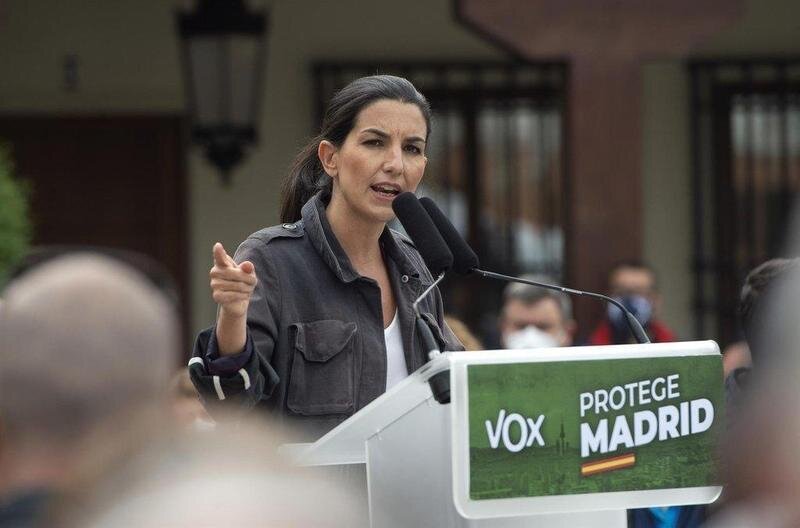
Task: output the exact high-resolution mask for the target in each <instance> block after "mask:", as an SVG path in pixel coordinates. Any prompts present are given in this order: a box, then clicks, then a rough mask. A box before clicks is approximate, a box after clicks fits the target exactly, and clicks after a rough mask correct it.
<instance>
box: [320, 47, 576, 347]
mask: <svg viewBox="0 0 800 528" xmlns="http://www.w3.org/2000/svg"><path fill="white" fill-rule="evenodd" d="M376 73H384V74H394V75H400V76H403V77H406V78H408V79H409V80H410V81H411V82H413V83H414V85H415V86H416V87H417V88H418V89H419V90H420V91H421V92H422V93H423V94H425V96H426V97H427V98H428V100H429V101H430V103H431V106H432V108H433V128H432V132H431V135H430V138H429V142H428V146H427V149H426V154H427V156H428V160H429V161H428V166H427V168H426V171H425V179H424V180H423V184H422V185H421V187H420V190H419V192H418V194H419V195H428V196H431V197H432V198H433V199H434V200H435V201H436V202H437V204H438V205H439V207H441V208H442V209H443V210H444V212H445V214H447V215H448V217H449V218H450V219H451V220H452V221H453V223H454V224H455V226H456V227H457V229H458V230H459V231H460V232H461V234H462V235H463V236H464V237H465V238H466V239H467V241H468V242H469V243H470V245H471V246H472V247H473V248H474V249H475V251H476V253H477V254H478V256H479V258H480V259H481V264H482V266H483V267H484V268H486V269H491V270H495V271H499V272H504V273H510V274H522V273H546V274H548V275H550V276H552V277H553V278H554V279H555V280H559V279H560V278H561V274H562V270H563V256H564V239H565V235H564V224H565V205H564V202H565V190H564V186H565V185H566V176H565V174H566V171H565V165H566V164H565V162H564V160H565V148H564V136H565V130H564V128H565V127H564V119H565V115H564V110H565V108H564V106H565V91H566V66H565V65H564V64H563V63H477V64H476V63H466V64H457V63H442V64H431V63H410V64H408V63H385V62H384V63H381V64H374V63H318V64H316V65H315V66H314V80H315V87H316V109H317V116H316V118H317V121H316V122H317V123H319V122H320V121H321V118H322V112H323V111H324V107H325V104H326V103H327V101H328V100H329V99H330V97H331V95H332V94H333V93H334V91H336V90H338V89H340V88H342V87H343V86H344V85H345V84H347V83H348V82H350V81H351V80H353V79H355V78H358V77H361V76H365V75H373V74H376ZM393 227H398V226H393ZM503 287H504V284H502V283H492V282H488V281H487V280H485V279H477V278H474V277H450V278H448V279H446V281H445V282H444V283H443V285H442V291H443V295H444V298H445V309H446V311H447V312H449V313H451V314H453V315H455V316H456V317H459V318H461V319H462V320H464V321H465V322H466V323H467V324H468V326H470V328H472V329H473V330H476V331H477V332H478V333H480V334H482V337H483V338H484V340H485V343H484V344H485V345H486V346H497V345H499V343H498V342H497V336H496V334H495V333H494V329H495V328H496V317H497V314H498V310H499V309H500V301H501V292H502V289H503Z"/></svg>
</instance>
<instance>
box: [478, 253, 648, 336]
mask: <svg viewBox="0 0 800 528" xmlns="http://www.w3.org/2000/svg"><path fill="white" fill-rule="evenodd" d="M472 271H474V272H475V273H477V274H478V275H481V276H482V277H487V278H490V279H500V280H503V281H506V282H521V283H523V284H530V285H531V286H538V287H540V288H547V289H549V290H556V291H560V292H562V293H568V294H571V295H583V296H586V297H593V298H595V299H602V300H604V301H606V302H610V303H611V304H613V305H614V306H616V307H617V308H619V309H620V310H622V313H624V314H625V320H626V321H627V323H628V328H630V330H631V332H632V333H633V337H634V338H635V339H636V342H637V343H640V344H643V343H649V342H650V338H649V337H647V333H646V332H645V331H644V328H642V325H641V324H639V321H637V320H636V318H635V317H634V316H633V314H632V313H630V312H629V311H628V309H627V308H625V307H624V306H623V305H622V303H620V302H619V301H617V300H615V299H612V298H611V297H607V296H605V295H601V294H599V293H593V292H587V291H581V290H573V289H572V288H565V287H564V286H555V285H553V284H545V283H543V282H536V281H532V280H527V279H520V278H517V277H511V276H509V275H503V274H501V273H494V272H492V271H486V270H482V269H478V268H474V269H473V270H472Z"/></svg>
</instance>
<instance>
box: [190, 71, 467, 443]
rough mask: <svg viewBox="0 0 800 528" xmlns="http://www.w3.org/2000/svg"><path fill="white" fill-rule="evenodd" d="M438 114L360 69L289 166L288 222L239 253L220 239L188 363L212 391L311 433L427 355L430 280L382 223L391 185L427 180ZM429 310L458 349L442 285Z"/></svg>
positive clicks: (209, 395) (201, 386)
mask: <svg viewBox="0 0 800 528" xmlns="http://www.w3.org/2000/svg"><path fill="white" fill-rule="evenodd" d="M430 121H431V110H430V106H429V104H428V102H427V101H426V99H425V98H424V97H423V96H422V94H420V93H419V92H418V91H417V90H416V88H414V86H413V85H412V84H411V83H410V82H409V81H407V80H406V79H402V78H399V77H393V76H388V75H379V76H373V77H364V78H361V79H357V80H355V81H353V82H352V83H350V84H349V85H347V86H346V87H345V88H343V89H342V90H341V91H339V92H337V93H336V94H335V95H334V96H333V98H332V100H331V101H330V103H329V105H328V108H327V110H326V112H325V117H324V119H323V122H322V126H321V132H320V134H319V135H318V136H317V137H316V138H314V139H313V140H312V141H311V142H310V143H309V144H308V145H307V146H306V147H305V148H304V149H303V150H302V151H301V152H300V153H299V155H298V157H297V159H296V160H295V162H294V164H293V166H292V168H291V169H290V171H289V175H288V178H287V179H286V182H285V184H284V188H283V196H282V205H281V221H282V222H283V223H282V224H281V225H277V226H273V227H267V228H265V229H262V230H260V231H257V232H255V233H253V234H252V235H250V236H249V237H248V238H247V239H246V240H245V241H244V242H242V244H241V245H240V246H239V248H238V249H237V250H236V253H235V255H234V256H233V257H231V256H230V255H229V254H228V253H227V252H226V250H225V249H224V248H223V246H222V245H221V244H219V243H217V244H215V245H214V248H213V258H214V264H213V267H212V268H211V272H210V277H211V291H212V295H213V298H214V300H215V301H216V302H217V304H218V306H219V309H218V312H217V314H218V315H217V321H216V325H215V326H214V327H212V328H209V329H207V330H205V331H203V332H201V333H200V335H199V336H198V338H197V340H196V343H195V348H194V357H193V358H192V360H191V361H190V371H191V373H192V379H193V381H194V383H195V385H196V386H197V388H198V390H199V391H200V393H201V394H202V396H203V398H204V400H205V401H206V402H207V403H211V402H215V401H221V403H222V404H227V405H228V406H231V405H232V406H234V407H238V408H240V409H241V408H245V409H247V408H252V407H262V408H264V409H265V410H269V411H271V412H272V414H273V415H275V416H276V417H277V418H278V419H279V420H281V421H283V422H285V423H286V424H287V425H289V426H293V427H295V428H296V429H299V432H300V434H301V435H302V436H303V437H305V439H308V440H313V439H316V438H318V437H320V436H322V435H323V434H324V433H326V432H327V431H329V430H330V429H332V428H333V427H335V426H336V425H337V424H339V423H341V422H342V421H343V420H345V419H346V418H347V417H348V416H350V415H352V414H353V413H355V412H356V411H358V410H359V409H361V408H363V407H364V406H365V405H367V404H368V403H369V402H371V401H372V400H374V399H375V398H376V397H378V396H380V395H381V394H382V393H383V392H384V391H386V390H387V389H388V388H390V387H391V386H392V385H394V384H395V383H397V382H398V381H400V380H401V379H403V378H404V377H405V376H407V375H408V373H410V372H413V371H414V370H416V369H417V368H419V367H420V366H421V365H422V364H423V363H425V362H426V361H427V358H426V357H425V352H424V351H423V349H422V346H421V343H420V342H419V340H418V338H417V336H416V332H415V328H414V313H413V308H412V305H411V304H412V302H413V301H414V300H415V299H416V298H417V297H418V296H419V295H420V294H421V293H422V292H423V291H424V290H425V289H426V288H427V287H428V286H429V285H430V284H431V283H432V282H433V279H432V278H431V275H430V272H429V271H428V270H427V269H426V267H425V265H424V263H423V260H422V258H421V257H420V255H419V253H418V252H417V251H416V249H415V248H414V247H413V246H412V244H411V243H410V241H408V239H406V238H405V237H403V236H401V235H400V234H398V233H396V232H394V231H392V230H390V229H389V228H388V227H387V225H386V223H387V222H388V221H390V220H391V219H392V218H393V216H394V214H393V211H392V200H393V199H394V197H395V196H396V195H398V194H399V193H401V192H404V191H412V192H413V191H415V190H416V188H417V185H418V184H419V182H420V180H421V179H422V176H423V173H424V172H425V164H426V161H427V158H426V157H425V146H426V142H427V139H428V134H429V133H430ZM420 311H421V312H423V313H425V312H427V313H430V314H432V315H433V317H434V318H435V320H436V321H437V322H438V325H439V328H440V329H441V330H442V332H441V334H440V335H439V336H437V338H438V339H439V340H440V341H441V343H440V344H441V345H442V347H443V348H442V349H443V350H460V349H461V346H460V344H459V343H458V340H457V339H456V338H455V336H454V335H453V334H452V332H451V331H450V330H449V328H447V326H446V325H445V323H444V322H443V319H442V318H443V314H442V301H441V296H440V295H439V292H438V291H435V292H434V293H433V295H431V296H429V297H427V298H426V299H425V300H424V301H423V302H422V303H421V304H420ZM222 400H224V401H222ZM220 411H222V412H224V410H222V409H220V410H218V411H217V412H220Z"/></svg>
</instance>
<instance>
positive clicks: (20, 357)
mask: <svg viewBox="0 0 800 528" xmlns="http://www.w3.org/2000/svg"><path fill="white" fill-rule="evenodd" d="M3 297H4V303H3V306H2V309H0V526H2V527H6V526H14V527H26V526H36V525H37V523H38V522H39V521H40V519H41V517H42V515H44V512H45V511H46V509H47V507H48V504H49V502H50V499H51V498H52V497H54V496H57V495H58V494H59V493H60V491H61V490H62V489H64V488H65V487H68V486H69V485H70V482H71V480H72V478H73V477H74V476H75V474H76V472H77V468H78V466H80V464H81V460H82V459H83V457H84V456H85V455H86V453H87V452H86V449H87V448H86V446H87V442H88V438H90V437H92V436H93V435H99V436H100V437H102V438H104V444H105V445H106V446H107V448H108V449H111V446H112V445H113V444H115V442H121V441H124V439H125V438H126V436H127V435H129V434H131V435H132V434H134V433H135V432H136V431H137V430H138V429H139V426H140V424H143V423H151V422H152V421H153V420H157V419H158V418H157V417H158V416H160V415H161V414H162V413H163V411H164V409H166V401H165V396H166V393H167V391H166V387H167V385H168V382H169V376H170V372H171V364H172V362H173V361H174V359H175V353H176V350H177V344H178V343H177V320H176V314H175V313H174V308H173V305H172V303H171V302H170V301H169V300H168V299H167V298H165V296H164V295H163V294H162V293H161V292H160V291H158V290H157V289H156V288H155V287H153V286H152V285H151V283H148V281H147V280H146V279H145V278H144V277H143V276H141V275H140V274H138V273H137V272H135V271H133V270H132V269H130V268H129V267H127V266H125V265H122V264H120V263H119V262H118V261H115V260H112V259H109V258H106V257H100V256H95V255H91V254H87V253H79V254H74V255H68V256H62V257H57V258H54V259H52V260H50V261H48V262H44V263H41V264H38V265H37V266H36V267H34V268H33V269H31V270H30V271H27V272H25V273H24V274H22V275H21V276H19V277H18V278H17V279H16V280H14V281H13V282H12V283H11V284H10V285H9V286H8V288H7V289H6V291H5V292H4V294H3Z"/></svg>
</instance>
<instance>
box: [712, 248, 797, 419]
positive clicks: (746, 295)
mask: <svg viewBox="0 0 800 528" xmlns="http://www.w3.org/2000/svg"><path fill="white" fill-rule="evenodd" d="M799 262H800V260H798V259H796V258H795V259H785V258H777V259H772V260H768V261H766V262H764V263H762V264H760V265H759V266H756V267H755V268H754V269H753V270H752V271H750V273H748V274H747V277H746V278H745V281H744V285H743V286H742V292H741V295H740V300H739V317H740V321H741V325H742V331H743V332H744V335H745V342H746V345H747V348H748V349H749V358H750V365H746V366H740V367H738V368H736V369H734V370H733V371H732V372H731V373H730V374H728V375H727V377H726V378H725V394H726V404H727V408H728V416H729V417H730V418H735V417H734V416H733V414H734V413H735V410H736V408H737V407H738V406H739V405H740V403H741V398H742V397H743V391H744V390H745V389H746V386H747V381H748V378H749V376H750V373H751V371H752V368H753V365H754V364H755V362H757V361H758V360H759V359H760V358H761V357H762V356H767V355H769V354H770V353H771V352H770V350H769V348H771V346H770V340H769V338H767V337H764V338H759V335H758V333H759V330H760V329H761V328H762V327H763V326H764V323H763V321H762V319H763V318H764V317H767V313H768V312H769V309H768V306H767V303H768V302H769V300H770V299H771V298H772V297H773V296H774V294H772V291H773V290H776V291H777V290H779V289H780V288H781V287H782V286H783V285H784V280H787V279H790V278H792V277H794V275H793V274H794V273H795V272H796V271H797V269H798V263H799ZM731 411H733V413H732V412H731ZM729 425H730V424H729Z"/></svg>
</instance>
